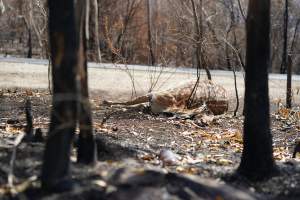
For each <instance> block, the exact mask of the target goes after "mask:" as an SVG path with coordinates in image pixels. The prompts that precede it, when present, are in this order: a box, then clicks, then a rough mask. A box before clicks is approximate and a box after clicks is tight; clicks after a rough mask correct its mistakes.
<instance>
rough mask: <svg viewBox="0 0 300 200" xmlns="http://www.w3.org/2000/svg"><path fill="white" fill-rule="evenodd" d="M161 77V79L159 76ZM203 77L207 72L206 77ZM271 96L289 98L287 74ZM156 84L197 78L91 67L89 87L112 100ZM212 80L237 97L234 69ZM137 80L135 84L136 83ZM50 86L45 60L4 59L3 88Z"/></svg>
mask: <svg viewBox="0 0 300 200" xmlns="http://www.w3.org/2000/svg"><path fill="white" fill-rule="evenodd" d="M158 77H159V78H158ZM202 77H203V79H204V78H205V75H203V76H202ZM270 77H271V78H270V81H269V83H270V96H271V99H272V101H277V100H278V99H282V102H284V98H285V85H286V81H285V80H284V78H285V77H284V76H281V75H271V76H270ZM157 79H158V82H157V84H155V87H154V90H162V89H166V88H169V87H173V86H176V85H178V84H180V83H182V82H184V81H188V80H192V79H195V74H193V73H191V72H188V71H187V72H184V71H182V70H181V71H180V70H179V71H178V70H177V71H176V70H175V69H174V70H173V71H172V70H171V71H170V69H168V71H164V72H162V73H160V69H157V70H153V68H152V69H151V70H150V69H149V70H147V69H146V68H145V67H144V69H143V70H134V69H128V70H126V69H120V68H118V67H110V68H103V66H102V67H101V66H100V65H99V66H96V67H95V64H94V67H89V87H90V90H91V91H92V92H93V91H94V92H101V93H99V94H101V95H102V97H103V98H105V99H108V100H126V99H128V98H130V97H131V95H132V92H133V88H135V90H136V92H137V94H143V93H147V91H149V89H150V88H151V86H153V85H154V83H155V82H156V80H157ZM212 79H213V81H214V82H215V83H218V84H221V85H222V86H224V87H225V88H226V89H227V91H228V93H229V96H230V98H231V99H234V97H235V95H234V81H233V76H232V73H231V72H220V71H212ZM243 80H244V79H243V76H242V74H241V73H240V74H239V75H238V78H237V83H238V90H239V96H240V98H242V97H243V93H244V84H243ZM133 83H134V85H133ZM14 87H21V88H35V89H46V88H48V66H47V65H46V64H45V63H44V64H43V63H30V64H29V63H25V62H24V63H16V62H3V61H1V62H0V88H14ZM297 88H300V81H299V80H298V77H296V78H295V80H294V81H293V89H294V102H295V103H296V104H299V103H300V98H299V97H300V95H299V94H297Z"/></svg>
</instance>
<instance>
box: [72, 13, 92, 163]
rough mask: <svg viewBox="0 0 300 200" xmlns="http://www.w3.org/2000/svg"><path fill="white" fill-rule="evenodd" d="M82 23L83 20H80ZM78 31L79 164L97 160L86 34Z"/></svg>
mask: <svg viewBox="0 0 300 200" xmlns="http://www.w3.org/2000/svg"><path fill="white" fill-rule="evenodd" d="M82 20H83V21H84V19H82ZM82 25H83V27H82V28H81V29H80V48H79V56H78V57H79V63H80V64H79V65H78V73H79V77H80V86H79V87H80V88H78V89H79V90H80V94H79V95H80V99H79V100H80V102H79V103H80V108H79V116H78V117H79V130H80V133H79V140H78V152H77V161H78V162H80V163H85V164H89V163H93V162H95V161H96V160H97V158H96V157H97V154H96V152H97V151H96V144H95V140H94V135H93V128H92V116H91V107H90V102H89V91H88V71H87V59H86V49H87V48H86V46H87V43H86V41H87V40H86V32H85V31H83V30H84V26H85V25H86V24H84V23H82Z"/></svg>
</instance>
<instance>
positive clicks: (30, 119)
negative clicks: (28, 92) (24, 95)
mask: <svg viewBox="0 0 300 200" xmlns="http://www.w3.org/2000/svg"><path fill="white" fill-rule="evenodd" d="M25 114H26V129H25V132H26V137H27V138H28V139H30V138H32V137H33V117H32V112H31V102H30V100H29V99H27V100H26V104H25Z"/></svg>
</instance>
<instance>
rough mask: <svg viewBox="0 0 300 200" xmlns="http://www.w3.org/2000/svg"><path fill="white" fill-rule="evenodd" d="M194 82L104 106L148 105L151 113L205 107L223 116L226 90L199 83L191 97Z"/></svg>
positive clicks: (107, 102)
mask: <svg viewBox="0 0 300 200" xmlns="http://www.w3.org/2000/svg"><path fill="white" fill-rule="evenodd" d="M194 87H195V82H188V83H184V84H181V85H180V86H178V87H176V88H171V89H168V90H165V91H156V92H150V93H148V94H145V95H143V96H139V97H137V98H135V99H132V100H130V101H126V102H111V101H104V102H103V103H104V104H106V105H126V106H130V105H137V104H141V103H149V105H150V108H151V111H152V112H153V113H163V112H178V111H183V110H186V109H197V108H200V107H201V106H203V105H206V107H207V108H208V110H209V111H211V112H212V113H213V114H216V115H218V114H223V113H225V112H226V111H227V110H228V99H227V92H226V90H225V89H224V88H223V87H222V86H220V85H217V84H214V83H212V82H211V81H201V82H199V84H198V87H197V88H195V93H194V95H192V96H191V94H192V91H193V89H194Z"/></svg>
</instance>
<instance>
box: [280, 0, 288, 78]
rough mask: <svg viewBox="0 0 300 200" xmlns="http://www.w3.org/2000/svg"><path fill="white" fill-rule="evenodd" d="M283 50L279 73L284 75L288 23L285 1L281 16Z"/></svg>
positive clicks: (286, 2) (286, 1) (286, 3)
mask: <svg viewBox="0 0 300 200" xmlns="http://www.w3.org/2000/svg"><path fill="white" fill-rule="evenodd" d="M283 19H284V20H283V50H282V60H281V66H280V73H281V74H284V73H285V72H286V70H287V62H288V61H287V59H288V58H287V55H288V52H287V46H288V44H287V43H288V22H289V5H288V0H285V7H284V14H283Z"/></svg>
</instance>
